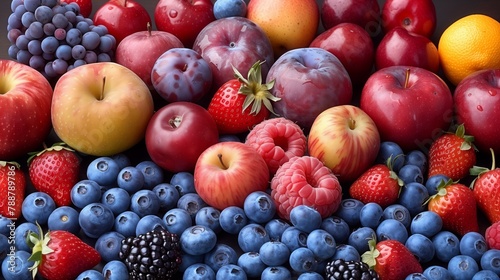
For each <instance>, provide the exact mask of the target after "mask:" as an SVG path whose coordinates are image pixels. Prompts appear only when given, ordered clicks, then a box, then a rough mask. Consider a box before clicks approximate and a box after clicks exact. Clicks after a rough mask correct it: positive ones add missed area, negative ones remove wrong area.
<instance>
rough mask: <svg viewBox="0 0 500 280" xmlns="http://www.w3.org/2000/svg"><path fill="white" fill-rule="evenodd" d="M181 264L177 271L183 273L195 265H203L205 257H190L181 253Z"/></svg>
mask: <svg viewBox="0 0 500 280" xmlns="http://www.w3.org/2000/svg"><path fill="white" fill-rule="evenodd" d="M181 259H182V261H181V264H180V266H179V271H180V272H182V273H184V271H186V269H187V268H188V267H189V266H191V265H193V264H196V263H203V262H204V261H205V255H191V254H186V253H183V254H181Z"/></svg>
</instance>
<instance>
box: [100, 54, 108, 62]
mask: <svg viewBox="0 0 500 280" xmlns="http://www.w3.org/2000/svg"><path fill="white" fill-rule="evenodd" d="M110 61H111V56H109V54H107V53H100V54H98V55H97V62H110Z"/></svg>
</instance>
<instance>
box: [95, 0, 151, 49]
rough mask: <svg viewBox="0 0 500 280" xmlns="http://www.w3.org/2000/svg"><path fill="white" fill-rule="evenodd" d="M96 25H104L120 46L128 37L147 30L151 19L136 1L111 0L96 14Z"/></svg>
mask: <svg viewBox="0 0 500 280" xmlns="http://www.w3.org/2000/svg"><path fill="white" fill-rule="evenodd" d="M93 20H94V24H95V25H100V24H102V25H104V26H106V28H107V29H108V32H109V34H111V35H113V36H114V37H115V39H116V43H117V44H119V43H120V42H121V40H123V38H125V37H126V36H128V35H130V34H132V33H135V32H138V31H143V30H147V25H148V22H149V23H151V17H150V16H149V13H148V11H147V10H146V8H144V6H142V5H141V4H140V3H139V2H137V1H135V0H109V1H108V2H106V3H104V4H103V5H102V6H101V7H100V8H99V9H97V11H96V12H95V14H94V17H93Z"/></svg>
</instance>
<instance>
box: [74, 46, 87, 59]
mask: <svg viewBox="0 0 500 280" xmlns="http://www.w3.org/2000/svg"><path fill="white" fill-rule="evenodd" d="M86 54H87V50H86V49H85V47H84V46H82V45H75V46H73V48H72V49H71V56H72V57H73V58H74V59H75V60H78V59H84V58H85V55H86Z"/></svg>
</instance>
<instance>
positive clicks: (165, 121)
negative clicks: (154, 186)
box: [145, 101, 219, 172]
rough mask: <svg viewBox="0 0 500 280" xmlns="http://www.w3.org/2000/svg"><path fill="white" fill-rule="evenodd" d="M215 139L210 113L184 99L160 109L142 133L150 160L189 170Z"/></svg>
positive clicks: (169, 169)
mask: <svg viewBox="0 0 500 280" xmlns="http://www.w3.org/2000/svg"><path fill="white" fill-rule="evenodd" d="M218 141H219V132H218V130H217V125H216V124H215V121H214V120H213V118H212V116H210V114H209V113H208V111H207V110H206V109H205V108H203V107H201V106H200V105H197V104H195V103H192V102H187V101H179V102H173V103H170V104H167V105H165V106H164V107H162V108H161V109H159V110H158V111H157V112H156V113H155V114H154V115H153V117H152V118H151V120H150V121H149V124H148V127H147V129H146V136H145V143H146V149H147V151H148V154H149V156H150V157H151V160H153V161H154V162H155V163H156V164H158V165H159V166H160V167H162V168H163V169H165V170H167V171H170V172H192V171H193V170H194V167H195V164H196V161H197V160H198V157H199V156H200V154H201V153H202V152H203V151H204V150H205V149H206V148H208V147H210V146H211V145H213V144H215V143H217V142H218Z"/></svg>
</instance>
